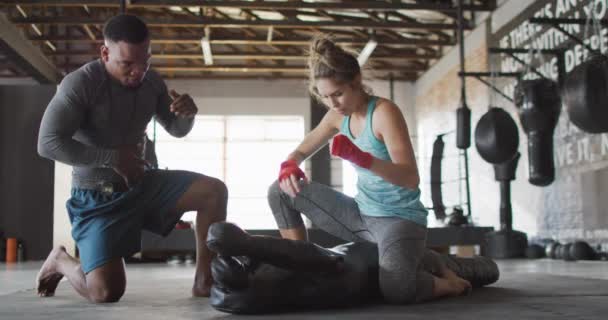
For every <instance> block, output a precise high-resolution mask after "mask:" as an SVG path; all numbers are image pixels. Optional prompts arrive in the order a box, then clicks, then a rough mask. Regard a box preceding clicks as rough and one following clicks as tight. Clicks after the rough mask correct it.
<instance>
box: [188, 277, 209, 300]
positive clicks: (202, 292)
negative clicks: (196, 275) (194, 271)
mask: <svg viewBox="0 0 608 320" xmlns="http://www.w3.org/2000/svg"><path fill="white" fill-rule="evenodd" d="M212 283H213V280H211V279H205V280H204V281H197V280H196V279H195V280H194V285H193V286H192V296H193V297H196V298H208V297H209V296H210V295H211V284H212Z"/></svg>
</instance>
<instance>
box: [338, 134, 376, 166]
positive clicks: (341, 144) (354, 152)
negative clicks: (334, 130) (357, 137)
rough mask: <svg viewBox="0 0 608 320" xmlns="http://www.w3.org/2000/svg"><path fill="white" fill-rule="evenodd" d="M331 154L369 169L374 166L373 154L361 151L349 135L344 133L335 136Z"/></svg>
mask: <svg viewBox="0 0 608 320" xmlns="http://www.w3.org/2000/svg"><path fill="white" fill-rule="evenodd" d="M331 154H332V155H334V156H338V157H340V158H342V159H344V160H348V161H350V162H352V163H354V164H356V165H358V166H359V167H361V168H365V169H369V168H370V167H371V166H372V160H373V157H372V155H371V154H370V153H368V152H363V151H361V149H359V148H358V147H357V146H356V145H355V144H354V143H352V141H350V139H349V138H348V137H347V136H345V135H342V134H339V135H337V136H335V137H334V139H333V141H332V143H331Z"/></svg>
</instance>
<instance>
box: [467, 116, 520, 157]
mask: <svg viewBox="0 0 608 320" xmlns="http://www.w3.org/2000/svg"><path fill="white" fill-rule="evenodd" d="M518 146H519V133H518V130H517V124H516V123H515V120H513V118H512V117H511V115H509V113H508V112H506V111H505V110H503V109H501V108H494V107H493V108H490V110H488V112H486V114H484V115H483V116H482V117H481V119H479V122H477V126H476V127H475V147H476V148H477V152H479V155H480V156H481V157H482V158H483V159H484V160H485V161H487V162H489V163H491V164H497V163H502V162H505V161H507V160H510V159H511V158H513V156H514V155H515V153H517V148H518Z"/></svg>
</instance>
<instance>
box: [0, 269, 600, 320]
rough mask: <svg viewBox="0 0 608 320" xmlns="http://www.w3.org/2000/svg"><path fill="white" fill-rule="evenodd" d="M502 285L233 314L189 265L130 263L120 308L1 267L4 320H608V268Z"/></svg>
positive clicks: (528, 272)
mask: <svg viewBox="0 0 608 320" xmlns="http://www.w3.org/2000/svg"><path fill="white" fill-rule="evenodd" d="M498 263H499V267H500V270H501V279H500V280H499V281H498V282H497V283H495V284H494V285H492V286H490V287H487V288H480V289H476V290H475V291H473V294H472V295H471V296H467V297H458V298H451V299H445V300H440V301H434V302H430V303H425V304H419V305H410V306H391V305H368V306H362V307H357V308H349V309H340V310H321V311H306V312H297V313H296V312H294V313H289V314H276V315H263V316H235V315H230V314H226V313H222V312H219V311H216V310H214V309H213V308H211V307H210V306H209V305H208V300H207V299H194V298H191V297H190V296H189V294H190V288H191V285H192V276H193V273H194V269H193V267H192V266H186V265H167V264H130V265H128V267H127V273H128V286H127V291H126V293H125V296H124V297H123V299H122V300H121V301H120V302H118V303H115V304H105V305H95V304H90V303H88V302H86V301H85V300H84V299H82V298H80V297H79V296H78V295H77V294H76V293H75V292H74V291H73V290H72V289H71V287H70V285H69V283H67V282H66V281H65V280H64V281H62V282H61V284H60V285H59V288H58V290H57V293H56V296H55V297H52V298H39V297H37V296H36V294H35V291H34V289H33V287H34V278H35V275H36V272H37V271H38V268H39V267H40V265H41V262H28V263H23V264H18V265H6V264H0V283H1V285H0V319H2V320H9V319H28V320H30V319H31V320H34V319H66V320H69V319H132V320H134V319H145V320H152V319H172V320H177V319H231V318H237V317H238V318H242V317H246V318H248V319H268V318H275V319H370V318H372V317H374V318H376V319H425V320H429V319H450V320H457V319H463V320H464V319H467V320H470V319H508V318H510V319H518V320H519V319H568V320H571V319H606V315H607V314H608V262H601V261H579V262H564V261H557V260H547V259H543V260H502V261H498Z"/></svg>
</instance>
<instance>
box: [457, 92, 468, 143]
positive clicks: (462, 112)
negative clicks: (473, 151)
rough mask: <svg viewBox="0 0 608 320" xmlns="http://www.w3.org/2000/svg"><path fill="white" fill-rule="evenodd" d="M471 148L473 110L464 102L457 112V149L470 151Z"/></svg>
mask: <svg viewBox="0 0 608 320" xmlns="http://www.w3.org/2000/svg"><path fill="white" fill-rule="evenodd" d="M470 146H471V109H469V107H467V105H466V104H465V103H464V102H463V104H462V106H461V107H460V108H458V109H457V110H456V147H458V148H459V149H468V148H469V147H470Z"/></svg>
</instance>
